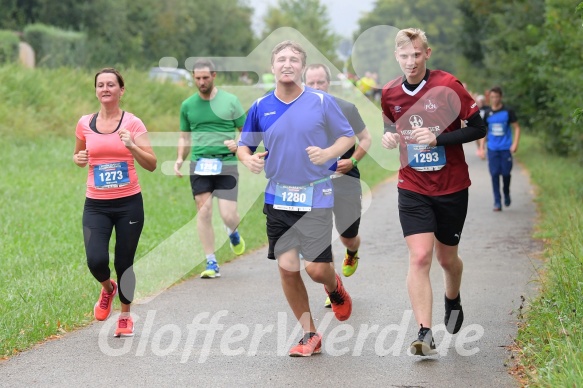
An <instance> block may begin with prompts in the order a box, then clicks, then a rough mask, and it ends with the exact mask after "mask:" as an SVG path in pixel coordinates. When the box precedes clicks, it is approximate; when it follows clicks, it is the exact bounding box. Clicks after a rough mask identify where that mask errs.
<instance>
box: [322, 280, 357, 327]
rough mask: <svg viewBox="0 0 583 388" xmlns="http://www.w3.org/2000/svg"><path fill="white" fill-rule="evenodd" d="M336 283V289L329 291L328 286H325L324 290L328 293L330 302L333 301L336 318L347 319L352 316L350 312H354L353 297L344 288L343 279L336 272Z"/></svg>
mask: <svg viewBox="0 0 583 388" xmlns="http://www.w3.org/2000/svg"><path fill="white" fill-rule="evenodd" d="M336 283H337V286H336V291H333V292H328V290H326V287H324V290H325V291H326V293H327V294H328V297H329V298H330V302H332V311H334V315H335V316H336V319H338V320H339V321H345V320H347V319H348V318H350V314H352V298H350V295H348V292H347V291H346V289H345V288H344V285H343V284H342V280H341V279H340V276H338V274H336Z"/></svg>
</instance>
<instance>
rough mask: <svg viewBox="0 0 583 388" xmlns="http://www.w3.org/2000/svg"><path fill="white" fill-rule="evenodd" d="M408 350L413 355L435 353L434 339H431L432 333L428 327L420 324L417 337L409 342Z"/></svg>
mask: <svg viewBox="0 0 583 388" xmlns="http://www.w3.org/2000/svg"><path fill="white" fill-rule="evenodd" d="M409 352H410V353H411V355H413V356H431V355H432V354H436V353H437V350H435V341H433V333H432V332H431V329H430V328H428V327H423V325H421V329H419V334H417V339H416V340H415V341H413V342H411V346H410V347H409Z"/></svg>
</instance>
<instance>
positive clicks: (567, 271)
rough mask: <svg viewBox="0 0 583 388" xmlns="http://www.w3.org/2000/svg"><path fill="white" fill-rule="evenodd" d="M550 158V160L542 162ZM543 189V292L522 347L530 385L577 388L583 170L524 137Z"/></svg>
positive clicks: (580, 376) (581, 358) (525, 157)
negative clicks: (548, 152)
mask: <svg viewBox="0 0 583 388" xmlns="http://www.w3.org/2000/svg"><path fill="white" fill-rule="evenodd" d="M542 160H544V162H541V161H542ZM520 161H521V162H523V163H524V164H525V165H526V166H527V168H528V170H529V171H530V176H531V180H532V182H533V183H534V184H535V185H536V186H537V189H538V193H537V194H538V195H537V199H536V202H537V206H538V210H539V213H540V222H539V224H538V225H537V228H536V230H537V231H536V234H535V237H537V238H540V239H542V240H543V241H544V243H545V251H544V256H545V264H544V266H543V267H542V268H541V279H542V281H541V283H540V285H539V286H540V294H539V296H538V297H536V298H535V299H534V300H533V301H531V303H530V306H529V308H528V310H527V313H526V319H525V321H524V322H523V325H522V327H521V328H520V329H519V333H518V338H517V345H518V348H519V349H520V350H519V354H520V367H521V369H522V370H523V371H524V378H525V380H524V381H525V384H528V385H536V386H543V387H576V386H580V385H581V384H582V383H583V352H582V351H581V349H582V348H583V328H582V325H581V323H582V322H583V299H582V298H581V295H583V169H581V168H580V165H579V164H578V163H577V161H576V160H574V159H567V158H560V157H557V156H554V155H549V154H547V153H546V152H545V151H544V148H543V147H542V146H541V144H540V143H539V142H538V141H537V139H536V138H534V137H524V139H521V156H520Z"/></svg>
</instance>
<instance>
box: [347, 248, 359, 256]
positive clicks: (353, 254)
mask: <svg viewBox="0 0 583 388" xmlns="http://www.w3.org/2000/svg"><path fill="white" fill-rule="evenodd" d="M346 253H347V254H348V256H351V257H356V254H357V253H358V249H357V250H355V251H351V250H350V249H346Z"/></svg>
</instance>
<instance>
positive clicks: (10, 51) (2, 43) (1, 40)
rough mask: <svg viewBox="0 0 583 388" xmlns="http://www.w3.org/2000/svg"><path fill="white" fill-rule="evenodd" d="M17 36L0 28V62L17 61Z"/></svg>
mask: <svg viewBox="0 0 583 388" xmlns="http://www.w3.org/2000/svg"><path fill="white" fill-rule="evenodd" d="M19 41H20V40H19V39H18V36H17V35H16V34H15V33H14V32H12V31H7V30H0V64H5V63H12V62H16V61H18V43H19Z"/></svg>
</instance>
